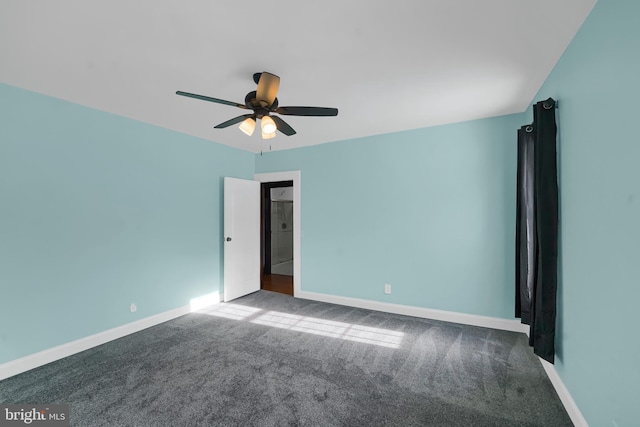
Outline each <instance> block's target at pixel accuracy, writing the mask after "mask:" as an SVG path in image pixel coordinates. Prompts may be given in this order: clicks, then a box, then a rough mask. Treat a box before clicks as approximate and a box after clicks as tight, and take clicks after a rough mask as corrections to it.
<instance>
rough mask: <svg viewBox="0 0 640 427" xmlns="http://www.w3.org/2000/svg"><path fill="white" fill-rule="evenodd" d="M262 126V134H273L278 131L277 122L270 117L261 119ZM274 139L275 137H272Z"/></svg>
mask: <svg viewBox="0 0 640 427" xmlns="http://www.w3.org/2000/svg"><path fill="white" fill-rule="evenodd" d="M260 122H261V123H260V126H262V134H263V135H264V134H265V133H266V134H272V133H275V131H276V130H277V129H278V127H277V126H276V122H274V121H273V119H272V118H271V117H269V116H264V117H262V119H260ZM272 138H273V137H272Z"/></svg>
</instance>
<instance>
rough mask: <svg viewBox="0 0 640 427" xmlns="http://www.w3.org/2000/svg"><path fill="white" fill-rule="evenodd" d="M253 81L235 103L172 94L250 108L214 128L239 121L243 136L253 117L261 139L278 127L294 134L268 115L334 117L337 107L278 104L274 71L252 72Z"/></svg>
mask: <svg viewBox="0 0 640 427" xmlns="http://www.w3.org/2000/svg"><path fill="white" fill-rule="evenodd" d="M253 81H254V82H256V84H257V85H258V89H257V90H254V91H252V92H249V93H248V94H247V96H245V98H244V104H239V103H237V102H232V101H225V100H224V99H218V98H212V97H210V96H203V95H196V94H195V93H188V92H182V91H177V92H176V95H182V96H188V97H190V98H196V99H201V100H203V101H210V102H216V103H218V104H224V105H231V106H232V107H238V108H242V109H245V110H253V113H251V114H243V115H241V116H238V117H234V118H233V119H230V120H227V121H226V122H222V123H220V124H219V125H217V126H215V128H216V129H223V128H226V127H229V126H231V125H235V124H236V123H240V122H242V123H240V130H242V131H243V132H244V133H246V134H247V135H249V136H251V135H253V132H254V130H255V128H256V120H257V119H260V129H261V131H262V139H271V138H273V137H275V136H276V130H279V131H280V132H282V133H283V134H285V135H287V136H291V135H295V133H296V131H295V130H294V129H293V128H292V127H291V126H289V124H288V123H287V122H285V121H284V120H282V119H281V118H280V117H278V116H275V115H272V114H274V113H275V114H282V115H288V116H316V117H318V116H337V115H338V109H337V108H325V107H279V106H278V98H277V97H276V94H277V93H278V88H279V87H280V77H278V76H276V75H275V74H271V73H268V72H266V71H263V72H262V73H255V74H254V75H253Z"/></svg>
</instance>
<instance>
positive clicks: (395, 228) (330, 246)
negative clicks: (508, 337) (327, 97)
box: [256, 115, 524, 319]
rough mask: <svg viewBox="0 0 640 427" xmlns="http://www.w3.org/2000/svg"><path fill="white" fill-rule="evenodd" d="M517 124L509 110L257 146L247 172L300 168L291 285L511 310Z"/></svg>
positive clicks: (484, 310) (508, 313)
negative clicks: (287, 146) (343, 137)
mask: <svg viewBox="0 0 640 427" xmlns="http://www.w3.org/2000/svg"><path fill="white" fill-rule="evenodd" d="M522 124H524V122H523V115H512V116H504V117H499V118H494V119H487V120H479V121H473V122H467V123H461V124H455V125H448V126H440V127H433V128H428V129H420V130H414V131H407V132H401V133H393V134H386V135H379V136H375V137H368V138H362V139H355V140H350V141H342V142H339V143H331V144H323V145H319V146H313V147H306V148H300V149H295V150H287V151H276V152H271V153H265V154H264V155H262V156H261V155H257V156H256V172H274V171H286V170H300V171H301V190H302V193H301V197H302V200H301V208H302V212H301V216H302V219H301V226H302V233H301V247H302V254H301V257H302V260H301V266H302V271H301V277H302V289H303V290H305V291H312V292H319V293H324V294H332V295H340V296H347V297H355V298H362V299H367V300H375V301H383V302H391V303H397V304H405V305H411V306H419V307H427V308H433V309H441V310H449V311H456V312H463V313H470V314H479V315H485V316H495V317H501V318H509V319H511V318H513V304H514V302H513V300H514V290H513V286H514V285H513V276H514V267H513V262H514V241H515V240H514V239H515V238H514V229H515V170H516V166H515V163H516V152H517V143H516V130H517V128H518V127H520V126H521V125H522ZM328 125H330V123H328ZM385 283H389V284H391V285H392V293H391V295H385V294H384V293H383V287H384V284H385Z"/></svg>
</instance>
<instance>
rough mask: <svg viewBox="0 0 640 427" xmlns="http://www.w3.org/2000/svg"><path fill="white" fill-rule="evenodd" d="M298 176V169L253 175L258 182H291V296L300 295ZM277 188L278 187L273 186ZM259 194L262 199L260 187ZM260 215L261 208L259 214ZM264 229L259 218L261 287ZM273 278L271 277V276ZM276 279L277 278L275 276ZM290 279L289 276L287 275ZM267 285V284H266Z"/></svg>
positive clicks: (300, 233) (261, 284)
mask: <svg viewBox="0 0 640 427" xmlns="http://www.w3.org/2000/svg"><path fill="white" fill-rule="evenodd" d="M300 177H301V173H300V171H299V170H293V171H282V172H266V173H257V174H255V175H254V176H253V179H254V180H255V181H258V182H259V183H261V184H263V183H267V184H269V183H280V182H285V181H286V182H293V296H294V297H300V296H302V294H303V292H302V274H301V262H302V256H301V248H302V246H301V236H302V232H301V226H300V224H301V206H302V204H301V185H300V182H301V181H300ZM275 188H278V187H275ZM260 192H261V195H260V199H261V200H262V189H261V190H260ZM260 216H261V217H262V209H261V215H260ZM264 230H265V226H264V223H263V221H262V220H261V228H260V248H261V253H260V259H261V262H260V271H259V273H260V279H261V280H260V282H261V283H260V286H261V289H264V288H263V286H264V265H265V263H264V252H263V251H264V240H265V239H264V238H263V237H264ZM271 278H272V279H273V277H271ZM276 279H277V278H276ZM288 280H289V281H290V280H291V278H290V277H289V278H288ZM267 286H269V285H268V284H267Z"/></svg>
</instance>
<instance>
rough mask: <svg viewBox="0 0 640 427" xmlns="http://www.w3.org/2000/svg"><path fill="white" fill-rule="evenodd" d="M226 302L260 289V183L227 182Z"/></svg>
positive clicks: (225, 216)
mask: <svg viewBox="0 0 640 427" xmlns="http://www.w3.org/2000/svg"><path fill="white" fill-rule="evenodd" d="M224 240H225V241H224V300H225V301H231V300H233V299H236V298H239V297H241V296H243V295H247V294H250V293H252V292H255V291H257V290H259V289H260V183H259V182H257V181H249V180H245V179H237V178H227V177H225V179H224Z"/></svg>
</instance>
